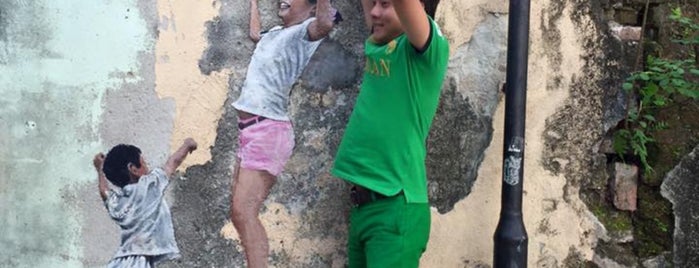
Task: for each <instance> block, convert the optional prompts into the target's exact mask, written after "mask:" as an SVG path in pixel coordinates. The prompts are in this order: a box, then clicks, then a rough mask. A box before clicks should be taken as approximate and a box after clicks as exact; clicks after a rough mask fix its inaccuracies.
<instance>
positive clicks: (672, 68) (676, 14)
mask: <svg viewBox="0 0 699 268" xmlns="http://www.w3.org/2000/svg"><path fill="white" fill-rule="evenodd" d="M670 19H671V20H673V21H675V22H677V23H678V24H679V25H680V32H681V39H678V40H673V41H675V42H676V43H678V44H681V45H686V46H695V47H696V46H697V45H699V35H697V33H698V32H699V23H697V22H695V21H693V20H691V19H689V18H687V17H685V16H683V15H682V11H681V10H680V9H679V8H675V9H673V10H672V15H671V16H670ZM689 51H690V52H689V54H688V55H687V58H684V59H669V58H662V57H654V56H648V58H647V60H646V66H645V70H644V71H638V72H634V73H632V74H631V75H630V76H629V77H628V78H627V79H626V81H625V82H624V84H623V86H622V87H623V89H624V90H625V91H626V92H628V93H629V94H633V95H636V96H637V97H638V100H637V105H630V106H631V107H629V108H628V111H627V116H626V120H625V125H624V128H622V129H618V130H617V131H616V132H615V133H614V141H613V147H614V150H615V151H616V153H617V154H619V155H620V156H622V157H623V155H624V154H627V153H631V154H633V155H635V156H637V157H638V158H639V160H640V162H641V164H642V165H643V168H644V170H645V172H646V173H649V172H652V171H653V168H652V167H651V166H650V164H649V163H648V145H650V144H651V143H653V142H655V140H654V139H653V136H652V133H653V132H654V131H656V130H659V129H663V128H665V127H666V124H665V123H664V122H662V121H659V120H656V117H655V115H656V114H657V112H658V111H659V110H660V109H662V108H663V107H665V106H668V105H671V104H673V103H674V102H675V101H676V100H677V98H678V96H682V97H685V98H689V99H692V100H697V99H699V83H697V81H699V67H698V66H697V62H696V52H695V51H694V50H692V49H690V50H689Z"/></svg>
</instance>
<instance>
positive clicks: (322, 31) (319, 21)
mask: <svg viewBox="0 0 699 268" xmlns="http://www.w3.org/2000/svg"><path fill="white" fill-rule="evenodd" d="M304 1H306V0H304ZM334 19H335V10H334V9H333V8H332V6H330V0H318V1H317V2H316V20H314V21H313V22H311V24H310V25H308V38H309V40H310V41H316V40H320V39H323V38H325V37H326V36H327V35H328V33H330V31H331V30H332V29H333V20H334Z"/></svg>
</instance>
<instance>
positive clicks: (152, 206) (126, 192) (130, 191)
mask: <svg viewBox="0 0 699 268" xmlns="http://www.w3.org/2000/svg"><path fill="white" fill-rule="evenodd" d="M168 184H169V179H168V178H167V176H166V175H165V172H164V171H163V170H162V169H160V168H157V169H153V170H152V171H151V172H150V173H148V174H147V175H144V176H142V177H141V178H140V179H139V180H138V182H137V183H132V184H128V185H126V186H124V187H123V188H121V189H112V190H110V191H109V193H108V195H107V199H106V200H105V201H104V205H105V207H106V208H107V212H108V213H109V216H110V217H111V218H112V219H113V220H114V222H116V224H117V225H119V228H120V229H121V245H120V246H119V249H118V250H117V252H116V254H115V255H114V258H122V257H128V256H134V255H143V256H148V257H147V258H146V260H148V262H150V263H151V264H153V263H157V262H159V261H162V260H171V259H174V258H176V257H178V256H179V249H178V248H177V242H176V241H175V232H174V229H173V227H172V216H171V214H170V209H169V207H168V205H167V203H166V202H165V199H164V193H165V189H166V187H167V185H168ZM113 264H114V265H115V267H124V265H123V261H119V263H113ZM117 264H118V265H117ZM129 267H130V266H129Z"/></svg>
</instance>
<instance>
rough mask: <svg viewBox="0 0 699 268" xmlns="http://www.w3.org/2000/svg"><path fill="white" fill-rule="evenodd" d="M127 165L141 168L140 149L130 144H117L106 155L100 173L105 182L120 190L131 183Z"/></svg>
mask: <svg viewBox="0 0 699 268" xmlns="http://www.w3.org/2000/svg"><path fill="white" fill-rule="evenodd" d="M129 164H133V165H135V166H136V167H138V168H140V167H141V149H139V148H138V147H136V146H133V145H130V144H119V145H117V146H114V147H112V149H111V150H109V152H108V153H107V157H106V158H105V159H104V164H103V165H102V171H103V172H104V175H105V176H106V177H107V180H109V181H110V182H111V183H112V184H114V185H116V186H118V187H119V188H122V187H124V186H126V185H127V184H129V181H131V177H130V176H129Z"/></svg>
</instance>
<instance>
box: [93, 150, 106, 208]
mask: <svg viewBox="0 0 699 268" xmlns="http://www.w3.org/2000/svg"><path fill="white" fill-rule="evenodd" d="M103 164H104V154H103V153H98V154H96V155H95V158H93V159H92V165H94V166H95V171H97V179H98V180H99V182H98V183H97V189H98V190H99V192H100V197H102V200H105V199H107V191H108V190H109V186H108V184H109V182H107V176H105V175H104V171H102V165H103Z"/></svg>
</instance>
